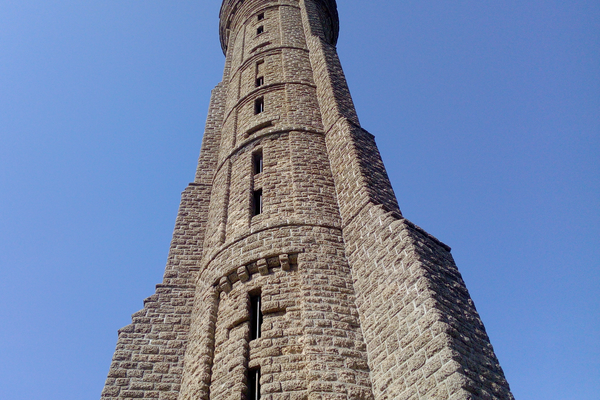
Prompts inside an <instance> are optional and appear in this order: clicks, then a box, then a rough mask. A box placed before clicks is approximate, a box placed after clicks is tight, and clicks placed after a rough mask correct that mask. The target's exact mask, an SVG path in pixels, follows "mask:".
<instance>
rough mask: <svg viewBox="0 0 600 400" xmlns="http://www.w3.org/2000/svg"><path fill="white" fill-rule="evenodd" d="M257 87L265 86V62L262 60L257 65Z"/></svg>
mask: <svg viewBox="0 0 600 400" xmlns="http://www.w3.org/2000/svg"><path fill="white" fill-rule="evenodd" d="M255 76H256V87H259V86H262V85H264V84H265V61H264V60H260V61H258V62H257V63H256V75H255Z"/></svg>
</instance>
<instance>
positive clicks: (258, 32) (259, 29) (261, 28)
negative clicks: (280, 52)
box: [256, 25, 265, 35]
mask: <svg viewBox="0 0 600 400" xmlns="http://www.w3.org/2000/svg"><path fill="white" fill-rule="evenodd" d="M264 31H265V27H264V26H263V25H261V26H259V27H258V28H256V35H260V34H261V33H263V32H264Z"/></svg>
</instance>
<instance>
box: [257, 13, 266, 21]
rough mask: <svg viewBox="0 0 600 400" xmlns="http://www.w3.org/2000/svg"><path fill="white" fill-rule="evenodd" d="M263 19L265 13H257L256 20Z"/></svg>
mask: <svg viewBox="0 0 600 400" xmlns="http://www.w3.org/2000/svg"><path fill="white" fill-rule="evenodd" d="M263 19H265V13H260V14H258V20H259V21H262V20H263Z"/></svg>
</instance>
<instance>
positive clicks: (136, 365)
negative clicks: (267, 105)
mask: <svg viewBox="0 0 600 400" xmlns="http://www.w3.org/2000/svg"><path fill="white" fill-rule="evenodd" d="M222 93H223V90H222V85H218V86H217V87H216V88H215V90H214V91H213V96H212V97H211V105H210V108H209V113H208V118H207V123H206V131H205V134H204V138H203V142H202V151H201V154H200V160H199V163H198V165H199V167H198V172H197V174H196V180H195V183H191V184H190V185H189V186H188V187H187V188H186V189H185V191H184V192H183V194H182V198H181V204H180V206H179V211H178V213H177V219H176V221H175V230H174V232H173V239H172V241H171V248H170V250H169V255H168V259H167V266H166V269H165V274H164V278H163V282H162V284H159V285H157V286H156V293H155V294H153V295H152V296H150V297H148V298H147V299H146V300H144V308H143V309H142V310H140V311H138V312H137V313H135V314H133V316H132V324H130V325H128V326H126V327H124V328H122V329H120V330H119V338H118V341H117V348H116V351H115V354H114V356H113V361H112V363H111V366H110V370H109V372H108V378H107V380H106V384H105V387H104V390H103V391H102V399H106V400H109V399H110V400H117V399H118V400H125V399H134V398H146V399H159V400H173V399H176V398H177V396H178V393H179V390H180V383H181V379H182V372H183V361H184V354H185V351H186V347H187V343H188V336H187V335H188V331H189V326H190V323H191V313H192V307H193V304H194V294H195V288H196V286H195V280H196V277H197V270H198V269H197V263H198V261H199V260H200V259H201V257H202V246H199V243H202V242H203V241H204V232H205V230H206V221H207V214H208V205H209V199H210V193H211V189H212V186H211V183H212V176H210V171H214V164H215V163H216V154H217V151H218V147H217V146H218V143H219V141H220V132H221V127H220V124H221V122H220V121H222V115H223V107H222V97H223V95H222Z"/></svg>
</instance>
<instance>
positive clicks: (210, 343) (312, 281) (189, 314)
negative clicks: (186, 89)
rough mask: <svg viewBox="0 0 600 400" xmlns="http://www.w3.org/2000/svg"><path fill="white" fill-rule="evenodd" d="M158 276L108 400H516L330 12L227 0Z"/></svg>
mask: <svg viewBox="0 0 600 400" xmlns="http://www.w3.org/2000/svg"><path fill="white" fill-rule="evenodd" d="M219 29H220V38H221V45H222V48H223V51H224V53H225V56H226V58H225V69H224V74H223V81H222V82H221V83H219V84H218V85H217V86H216V88H215V89H214V90H213V92H212V97H211V103H210V108H209V113H208V119H207V124H206V130H205V133H204V138H203V142H202V149H201V152H200V159H199V163H198V169H197V172H196V177H195V180H194V182H193V183H191V184H190V185H189V186H188V187H187V188H186V189H185V191H184V192H183V195H182V201H181V205H180V209H179V213H178V216H177V220H176V225H175V231H174V235H173V240H172V243H171V249H170V252H169V257H168V261H167V267H166V271H165V275H164V280H163V282H162V283H161V284H159V285H157V288H156V293H155V294H154V295H152V296H150V297H149V298H147V299H146V300H145V301H144V308H143V309H142V310H141V311H139V312H137V313H135V314H134V315H133V321H132V324H131V325H128V326H126V327H125V328H123V329H121V330H120V331H119V339H118V342H117V349H116V351H115V354H114V357H113V362H112V364H111V368H110V371H109V374H108V379H107V381H106V386H105V388H104V391H103V393H102V399H105V400H108V399H112V400H116V399H120V400H124V399H140V398H141V399H160V400H177V399H179V400H209V399H210V400H225V399H227V400H233V399H235V400H242V399H247V400H257V399H259V398H260V399H264V400H303V399H307V400H308V399H310V400H316V399H331V400H333V399H340V400H341V399H344V400H346V399H348V400H350V399H352V400H354V399H356V400H366V399H376V400H383V399H406V400H417V399H419V400H423V399H432V400H433V399H440V400H441V399H452V400H454V399H456V400H458V399H513V397H512V395H511V393H510V390H509V387H508V384H507V382H506V380H505V378H504V375H503V372H502V369H501V368H500V366H499V364H498V361H497V359H496V356H495V354H494V352H493V349H492V346H491V345H490V343H489V339H488V337H487V335H486V333H485V329H484V327H483V324H482V322H481V320H480V318H479V316H478V314H477V311H476V310H475V307H474V305H473V302H472V301H471V299H470V296H469V294H468V292H467V289H466V287H465V284H464V282H463V280H462V279H461V276H460V274H459V272H458V270H457V268H456V266H455V264H454V261H453V259H452V256H451V254H450V248H449V247H448V246H446V245H445V244H443V243H441V242H440V241H438V240H437V239H435V238H434V237H433V236H431V235H429V234H428V233H426V232H424V231H423V230H422V229H420V228H419V227H417V226H415V225H414V224H412V223H411V222H409V221H407V220H406V219H405V218H403V216H402V214H401V212H400V209H399V207H398V204H397V201H396V197H395V195H394V192H393V190H392V187H391V185H390V182H389V180H388V177H387V174H386V171H385V168H384V166H383V163H382V161H381V157H380V155H379V151H378V150H377V147H376V145H375V140H374V137H373V135H371V134H370V133H369V132H367V131H366V130H364V129H363V128H362V127H361V126H360V123H359V120H358V117H357V115H356V112H355V109H354V106H353V103H352V98H351V96H350V92H349V90H348V87H347V84H346V81H345V78H344V74H343V72H342V68H341V65H340V62H339V59H338V56H337V52H336V48H335V45H336V41H337V35H338V31H339V23H338V14H337V9H336V2H335V0H225V1H224V2H223V5H222V7H221V12H220V28H219Z"/></svg>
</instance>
